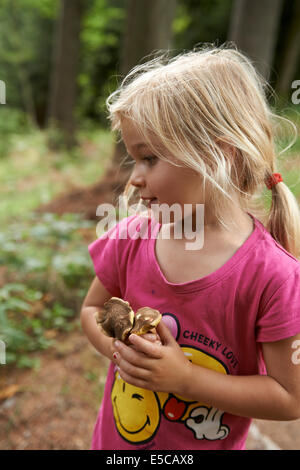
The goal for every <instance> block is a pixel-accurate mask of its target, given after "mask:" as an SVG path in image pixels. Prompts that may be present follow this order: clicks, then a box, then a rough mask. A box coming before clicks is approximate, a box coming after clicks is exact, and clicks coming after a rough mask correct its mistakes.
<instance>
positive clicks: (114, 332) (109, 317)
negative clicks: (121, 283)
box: [95, 297, 162, 342]
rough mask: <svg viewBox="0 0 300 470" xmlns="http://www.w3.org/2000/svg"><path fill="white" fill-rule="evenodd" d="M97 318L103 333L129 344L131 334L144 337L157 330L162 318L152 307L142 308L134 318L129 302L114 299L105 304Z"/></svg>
mask: <svg viewBox="0 0 300 470" xmlns="http://www.w3.org/2000/svg"><path fill="white" fill-rule="evenodd" d="M95 318H96V322H97V325H98V327H99V328H100V331H102V333H104V334H105V335H106V336H110V337H113V338H116V339H120V340H121V341H124V342H127V338H128V336H129V335H130V334H131V333H133V334H136V335H144V334H145V333H148V332H149V331H151V330H152V329H154V328H156V326H157V325H158V323H159V322H160V320H161V318H162V316H161V314H160V313H159V311H158V310H154V309H153V308H150V307H142V308H140V309H139V310H138V311H137V312H136V315H135V316H134V312H133V310H132V308H131V307H130V305H129V302H126V301H125V300H122V299H119V298H118V297H112V298H111V299H110V300H108V301H107V302H105V304H104V305H103V309H102V310H100V311H99V312H97V313H96V315H95Z"/></svg>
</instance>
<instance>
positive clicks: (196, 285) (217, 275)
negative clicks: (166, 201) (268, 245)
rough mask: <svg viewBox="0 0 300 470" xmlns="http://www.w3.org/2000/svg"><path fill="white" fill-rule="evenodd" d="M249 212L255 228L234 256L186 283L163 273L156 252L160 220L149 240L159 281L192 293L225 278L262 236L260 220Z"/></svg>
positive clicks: (152, 262) (152, 261)
mask: <svg viewBox="0 0 300 470" xmlns="http://www.w3.org/2000/svg"><path fill="white" fill-rule="evenodd" d="M247 214H248V215H249V216H250V217H251V218H252V220H253V222H254V229H253V231H252V233H251V234H250V235H249V237H248V238H247V240H245V242H244V243H243V244H242V245H241V246H240V247H239V248H238V249H237V251H236V252H235V253H234V254H233V255H232V257H231V258H230V259H229V260H228V261H226V263H225V264H223V265H222V266H221V267H220V268H218V269H217V270H216V271H214V272H212V273H210V274H208V275H207V276H204V277H201V278H198V279H194V280H192V281H187V282H184V283H180V284H177V283H173V282H170V281H168V280H167V279H166V277H165V275H164V274H163V272H162V270H161V268H160V265H159V263H158V261H157V258H156V253H155V246H156V245H155V244H156V239H157V235H158V233H159V231H160V228H161V224H160V223H159V222H157V223H156V225H155V227H154V230H153V237H152V238H150V239H149V240H148V242H149V243H148V250H147V255H148V263H149V264H150V266H151V268H152V269H153V268H154V270H155V275H156V276H157V278H158V280H159V282H161V283H163V284H164V285H165V286H166V287H168V288H169V289H171V290H172V291H173V292H178V293H190V292H193V291H199V290H202V289H206V288H207V287H210V286H212V285H213V284H215V283H217V282H219V281H220V280H221V279H223V278H224V277H225V276H226V275H227V274H228V273H229V272H231V271H232V269H233V268H234V267H235V266H236V265H237V264H239V263H240V261H241V260H242V259H243V258H244V256H245V255H246V254H247V253H248V252H249V250H251V249H252V247H254V245H255V243H256V242H257V240H258V239H259V238H260V237H261V236H262V226H261V224H260V222H259V221H258V220H257V219H256V218H255V217H254V216H253V215H252V214H250V213H249V212H247Z"/></svg>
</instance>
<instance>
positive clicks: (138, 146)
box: [132, 142, 148, 149]
mask: <svg viewBox="0 0 300 470" xmlns="http://www.w3.org/2000/svg"><path fill="white" fill-rule="evenodd" d="M132 147H133V148H137V149H139V148H142V147H148V146H147V145H146V144H144V143H142V142H141V143H139V144H134V145H133V146H132Z"/></svg>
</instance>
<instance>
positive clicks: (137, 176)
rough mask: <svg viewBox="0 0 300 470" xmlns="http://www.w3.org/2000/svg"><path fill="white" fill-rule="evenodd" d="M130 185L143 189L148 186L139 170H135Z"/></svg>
mask: <svg viewBox="0 0 300 470" xmlns="http://www.w3.org/2000/svg"><path fill="white" fill-rule="evenodd" d="M130 183H131V184H132V185H133V186H135V187H136V188H143V187H144V186H145V185H146V180H145V177H144V175H143V174H142V173H141V172H140V171H139V170H138V169H137V167H135V168H134V170H133V172H132V173H131V176H130Z"/></svg>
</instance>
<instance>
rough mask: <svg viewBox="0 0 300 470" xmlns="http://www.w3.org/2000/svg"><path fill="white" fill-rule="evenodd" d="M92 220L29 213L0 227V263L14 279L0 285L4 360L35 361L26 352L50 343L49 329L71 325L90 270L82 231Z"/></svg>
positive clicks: (29, 364)
mask: <svg viewBox="0 0 300 470" xmlns="http://www.w3.org/2000/svg"><path fill="white" fill-rule="evenodd" d="M93 226H94V224H93V223H91V222H88V221H84V220H82V218H81V217H80V216H78V215H73V214H67V215H65V216H57V215H55V214H49V213H47V214H44V215H43V216H42V217H41V216H37V215H35V214H30V215H29V216H28V218H26V219H24V220H23V221H22V222H20V221H18V222H14V223H12V224H10V225H9V226H8V227H7V229H6V230H5V231H2V232H1V233H0V243H1V252H0V264H1V265H6V266H7V268H8V270H9V273H10V275H11V276H13V277H14V279H15V281H14V282H10V283H8V284H6V285H4V287H2V288H1V289H0V324H1V330H0V339H1V340H3V341H4V342H5V344H6V353H7V356H6V359H7V363H11V364H15V365H17V366H18V367H33V366H34V365H35V362H34V360H32V359H30V356H28V354H29V353H30V352H33V351H37V350H41V349H46V348H47V347H49V346H50V345H51V344H52V342H51V339H49V338H48V335H47V332H48V331H49V330H50V331H51V330H56V331H69V330H70V329H72V328H74V321H70V320H74V318H75V317H76V316H78V309H79V306H80V304H81V302H82V300H83V297H84V295H85V293H86V292H87V288H88V286H89V284H90V282H91V278H92V276H93V268H92V263H91V260H90V257H89V255H88V252H87V247H86V243H85V242H84V241H83V235H82V234H81V232H82V231H84V230H90V229H92V227H93ZM32 361H33V362H32Z"/></svg>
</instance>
